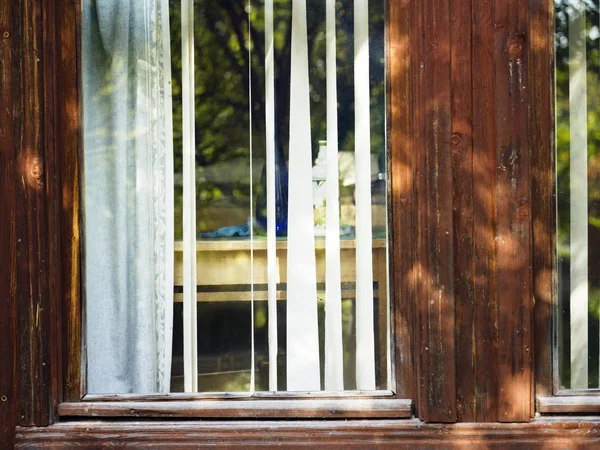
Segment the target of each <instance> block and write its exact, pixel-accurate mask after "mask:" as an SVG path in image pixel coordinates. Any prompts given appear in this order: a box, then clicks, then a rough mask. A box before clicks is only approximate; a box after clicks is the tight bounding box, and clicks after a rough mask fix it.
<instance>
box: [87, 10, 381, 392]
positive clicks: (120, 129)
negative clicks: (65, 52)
mask: <svg viewBox="0 0 600 450" xmlns="http://www.w3.org/2000/svg"><path fill="white" fill-rule="evenodd" d="M83 11H84V15H83V84H84V147H85V149H84V172H85V173H84V183H83V186H84V201H85V294H86V295H85V297H86V317H87V320H86V324H87V326H86V338H87V339H86V341H87V343H86V347H87V377H88V391H89V392H90V393H128V392H134V393H147V392H148V393H149V392H247V391H286V390H288V391H319V390H328V391H339V390H366V391H369V390H376V389H389V388H390V382H391V380H390V375H389V373H390V370H391V364H390V360H389V358H390V356H389V355H390V346H389V342H390V337H389V332H390V331H389V330H390V326H389V295H388V261H387V259H388V258H387V255H388V249H387V241H388V239H387V238H388V230H387V198H386V192H387V187H386V172H387V168H386V164H387V153H386V135H385V127H386V124H385V119H386V117H385V111H386V107H385V104H386V99H385V60H384V36H385V34H384V31H385V30H384V2H383V1H375V2H367V1H354V2H350V1H337V2H336V1H326V2H324V1H316V0H307V1H305V2H304V1H297V0H294V1H292V0H275V1H264V2H263V1H255V0H253V1H228V2H223V1H217V0H171V1H169V0H152V1H150V0H146V1H141V2H139V1H137V0H112V1H105V2H92V1H90V0H84V2H83Z"/></svg>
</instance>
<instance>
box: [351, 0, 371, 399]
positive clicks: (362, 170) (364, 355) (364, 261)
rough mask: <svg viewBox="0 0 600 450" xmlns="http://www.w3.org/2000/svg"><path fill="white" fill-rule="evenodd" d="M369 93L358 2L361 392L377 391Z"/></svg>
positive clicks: (364, 7) (365, 33)
mask: <svg viewBox="0 0 600 450" xmlns="http://www.w3.org/2000/svg"><path fill="white" fill-rule="evenodd" d="M369 91H370V89H369V4H368V1H367V0H355V1H354V94H355V104H354V111H355V167H356V387H357V389H360V390H374V389H375V333H374V326H373V324H374V321H373V253H372V240H373V236H372V218H371V132H370V127H371V120H370V95H369Z"/></svg>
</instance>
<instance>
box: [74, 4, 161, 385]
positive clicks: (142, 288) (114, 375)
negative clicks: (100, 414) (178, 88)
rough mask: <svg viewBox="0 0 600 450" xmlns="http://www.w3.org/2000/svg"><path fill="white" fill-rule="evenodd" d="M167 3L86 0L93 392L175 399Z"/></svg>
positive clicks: (89, 352)
mask: <svg viewBox="0 0 600 450" xmlns="http://www.w3.org/2000/svg"><path fill="white" fill-rule="evenodd" d="M168 19H169V15H168V0H96V1H94V0H84V1H83V24H82V25H83V26H82V29H83V32H82V41H83V85H84V90H83V105H84V107H83V112H84V184H83V185H84V202H85V228H84V230H85V250H84V251H85V271H84V273H85V293H84V294H85V295H84V297H85V302H86V304H85V312H86V315H87V317H86V322H85V323H86V335H87V339H86V345H87V391H88V393H150V392H168V391H169V380H170V367H171V343H172V326H173V325H172V307H173V137H172V106H171V68H170V57H171V55H170V46H169V21H168Z"/></svg>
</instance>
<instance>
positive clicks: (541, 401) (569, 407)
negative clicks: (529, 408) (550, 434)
mask: <svg viewBox="0 0 600 450" xmlns="http://www.w3.org/2000/svg"><path fill="white" fill-rule="evenodd" d="M537 406H538V408H537V409H538V411H539V412H540V413H541V414H566V413H581V414H596V413H600V397H598V396H584V395H572V396H556V397H538V399H537Z"/></svg>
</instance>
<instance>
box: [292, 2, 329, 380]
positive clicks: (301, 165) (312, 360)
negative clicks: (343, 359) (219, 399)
mask: <svg viewBox="0 0 600 450" xmlns="http://www.w3.org/2000/svg"><path fill="white" fill-rule="evenodd" d="M291 40H292V43H291V76H290V134H289V195H288V205H289V208H288V210H289V216H288V270H287V277H288V280H287V283H288V284H287V389H288V390H289V391H316V390H320V388H321V387H320V369H319V336H318V323H317V286H316V282H317V279H316V261H315V241H314V223H313V205H312V198H311V196H310V195H307V193H309V192H312V155H311V153H312V152H311V129H310V102H309V78H308V36H307V21H306V0H293V1H292V36H291Z"/></svg>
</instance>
